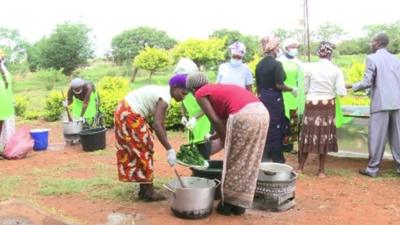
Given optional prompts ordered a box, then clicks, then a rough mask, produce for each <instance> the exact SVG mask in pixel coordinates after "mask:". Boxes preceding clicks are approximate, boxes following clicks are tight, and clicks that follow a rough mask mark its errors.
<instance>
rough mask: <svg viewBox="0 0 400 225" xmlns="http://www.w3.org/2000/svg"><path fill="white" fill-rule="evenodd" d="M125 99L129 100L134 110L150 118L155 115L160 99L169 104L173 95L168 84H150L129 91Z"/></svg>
mask: <svg viewBox="0 0 400 225" xmlns="http://www.w3.org/2000/svg"><path fill="white" fill-rule="evenodd" d="M124 99H125V100H126V101H127V102H128V104H129V106H130V107H131V109H132V111H134V112H137V113H139V114H140V115H142V116H143V117H145V118H148V117H149V116H154V112H155V109H156V105H157V102H158V100H160V99H162V100H163V101H164V102H166V103H167V104H168V105H169V104H170V101H171V95H170V93H169V87H168V86H156V85H148V86H144V87H141V88H139V89H137V90H134V91H131V92H129V93H128V95H127V96H125V98H124Z"/></svg>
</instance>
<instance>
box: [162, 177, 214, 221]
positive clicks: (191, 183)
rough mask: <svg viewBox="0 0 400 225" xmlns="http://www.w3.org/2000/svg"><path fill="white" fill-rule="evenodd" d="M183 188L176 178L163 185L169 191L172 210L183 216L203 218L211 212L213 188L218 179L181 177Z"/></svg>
mask: <svg viewBox="0 0 400 225" xmlns="http://www.w3.org/2000/svg"><path fill="white" fill-rule="evenodd" d="M181 179H182V181H183V183H184V185H185V188H182V186H181V184H180V183H179V181H178V180H177V179H175V180H172V181H171V182H169V183H168V184H166V185H164V187H165V188H166V189H167V190H169V191H170V192H171V196H170V198H169V203H170V206H171V210H172V212H173V213H174V214H175V215H176V216H179V217H183V218H203V217H205V216H208V215H210V214H211V212H212V209H213V200H214V194H215V188H216V187H217V186H218V185H219V184H220V181H218V180H216V179H214V180H210V179H206V178H201V177H181Z"/></svg>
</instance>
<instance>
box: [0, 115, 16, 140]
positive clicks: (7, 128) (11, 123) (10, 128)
mask: <svg viewBox="0 0 400 225" xmlns="http://www.w3.org/2000/svg"><path fill="white" fill-rule="evenodd" d="M14 133H15V118H14V116H12V117H11V118H9V119H6V120H4V121H3V128H2V129H1V134H0V146H3V147H4V146H6V144H7V142H8V141H9V140H10V138H11V136H12V135H13V134H14Z"/></svg>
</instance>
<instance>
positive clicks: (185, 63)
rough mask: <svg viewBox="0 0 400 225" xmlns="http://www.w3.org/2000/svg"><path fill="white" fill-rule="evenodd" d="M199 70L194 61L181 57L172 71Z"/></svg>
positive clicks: (191, 71) (187, 71)
mask: <svg viewBox="0 0 400 225" xmlns="http://www.w3.org/2000/svg"><path fill="white" fill-rule="evenodd" d="M197 71H199V68H197V65H196V63H194V62H193V61H192V60H191V59H188V58H181V59H180V60H179V62H178V64H177V65H176V67H175V69H174V73H193V72H197Z"/></svg>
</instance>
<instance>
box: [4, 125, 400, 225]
mask: <svg viewBox="0 0 400 225" xmlns="http://www.w3.org/2000/svg"><path fill="white" fill-rule="evenodd" d="M19 126H21V125H19ZM29 126H30V127H32V128H38V127H46V128H51V131H50V146H49V149H48V150H47V151H42V152H32V153H31V154H30V155H29V156H28V157H27V158H26V159H23V160H10V161H8V160H0V168H1V171H0V175H1V176H2V177H3V178H4V177H12V176H18V177H22V179H23V182H22V184H23V186H22V187H19V189H18V193H19V194H17V195H11V196H9V197H6V198H5V199H7V198H14V197H15V198H24V199H26V200H27V201H29V202H32V203H33V204H34V205H36V206H37V207H39V208H41V209H43V210H45V211H47V212H50V213H52V214H54V215H57V216H60V217H62V218H63V219H65V220H67V221H70V222H71V223H73V224H107V216H108V215H109V214H110V213H113V212H114V213H115V212H118V213H125V214H131V215H136V218H139V220H140V221H138V222H137V223H136V224H151V225H152V224H155V225H156V224H163V225H167V224H174V225H175V224H176V225H181V224H182V225H183V224H214V225H224V224H229V225H247V224H249V225H250V224H323V225H324V224H399V221H400V194H399V193H400V176H398V175H397V174H396V173H394V169H393V167H394V166H393V162H392V161H385V162H384V163H383V165H382V173H381V174H382V176H381V177H379V178H375V179H372V178H368V177H363V176H361V175H359V174H358V173H357V171H358V169H359V168H362V167H363V166H365V165H366V160H365V159H350V158H336V157H329V158H328V161H327V165H326V166H327V175H328V177H327V178H317V177H316V176H315V173H316V170H317V167H316V166H317V163H316V160H315V159H311V160H309V162H308V164H307V165H306V169H305V174H303V175H300V176H299V178H298V180H297V184H296V206H295V207H294V208H293V209H291V210H289V211H286V212H279V213H277V212H265V211H259V210H248V211H247V212H246V214H245V215H244V216H230V217H227V216H222V215H219V214H218V213H216V212H215V211H214V212H213V213H212V215H211V216H209V217H207V218H205V219H199V220H184V219H179V218H176V217H175V216H174V215H173V214H172V212H171V210H170V208H169V204H168V201H162V202H157V203H144V202H141V201H138V200H134V201H118V200H110V199H99V198H97V199H96V198H87V197H85V196H83V195H81V194H80V193H74V194H65V195H47V196H46V195H40V194H38V193H37V192H36V191H33V189H34V187H35V185H36V183H35V182H36V180H37V179H38V177H36V176H35V174H39V173H40V171H41V170H43V171H46V173H51V171H50V172H49V171H48V170H46V169H50V168H57V166H58V165H61V164H63V163H66V162H72V161H73V162H74V164H73V165H74V166H76V167H77V168H86V169H82V170H71V171H70V172H68V173H64V174H63V175H62V177H63V178H82V179H85V178H90V177H93V176H96V174H95V173H94V172H93V171H94V169H93V170H92V169H87V168H91V165H95V164H96V165H98V164H99V163H100V164H101V165H105V166H106V168H109V170H111V171H110V172H111V173H114V172H115V179H117V171H116V167H115V164H116V161H115V156H114V154H113V152H114V148H113V143H114V137H113V130H111V129H110V130H108V131H107V149H106V150H103V151H106V152H103V153H101V154H93V153H88V152H84V151H82V150H81V148H80V146H79V145H77V146H65V147H63V143H64V140H63V137H62V129H61V126H60V124H57V123H48V124H44V123H35V124H30V125H29ZM170 140H171V142H172V144H173V146H174V147H175V148H176V149H178V147H179V145H180V144H182V143H183V142H184V141H185V137H184V135H183V134H179V133H178V134H177V133H173V134H172V135H170ZM155 149H156V155H157V156H156V162H155V173H156V175H157V178H158V179H161V178H168V179H172V178H174V173H173V170H172V169H171V168H170V167H169V166H168V164H167V162H166V158H165V152H164V150H163V148H162V147H161V145H160V144H159V143H158V142H157V144H156V148H155ZM221 157H222V155H221V154H219V155H217V156H215V157H214V159H215V158H221ZM287 158H288V164H290V165H292V166H295V165H296V163H295V162H296V156H295V155H293V154H288V155H287ZM177 168H178V170H179V173H181V174H182V175H187V176H189V175H191V172H190V170H188V169H187V168H184V167H181V166H177ZM32 170H34V172H31V171H32ZM38 171H39V172H38ZM135 187H137V186H135V185H133V184H132V195H134V194H135V193H134V191H133V190H134V188H135ZM166 193H167V192H165V194H166ZM126 198H130V196H126ZM0 199H2V198H1V196H0ZM3 200H4V198H3ZM215 204H217V201H216V202H215Z"/></svg>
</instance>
